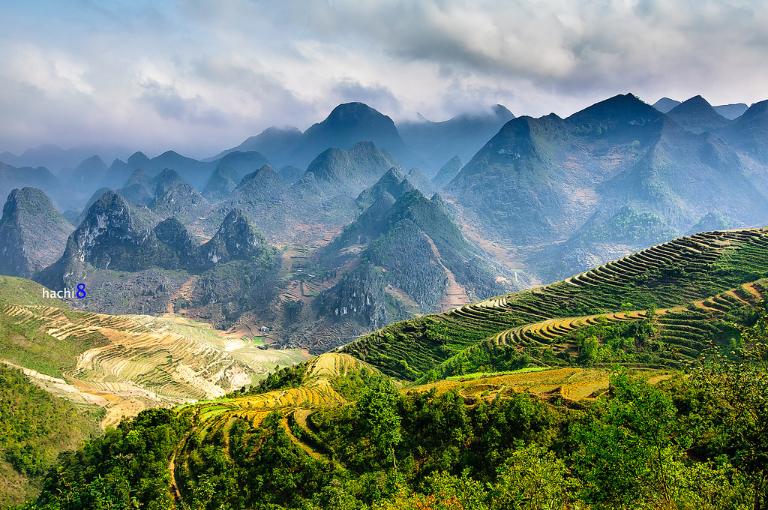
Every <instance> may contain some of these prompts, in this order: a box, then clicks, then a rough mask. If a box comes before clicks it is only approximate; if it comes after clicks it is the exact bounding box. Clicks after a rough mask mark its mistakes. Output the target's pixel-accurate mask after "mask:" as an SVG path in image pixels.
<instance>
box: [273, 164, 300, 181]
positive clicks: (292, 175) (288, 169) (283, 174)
mask: <svg viewBox="0 0 768 510" xmlns="http://www.w3.org/2000/svg"><path fill="white" fill-rule="evenodd" d="M277 173H278V175H280V178H281V179H283V180H284V181H285V182H287V183H288V184H293V183H294V182H296V181H298V180H299V179H301V177H302V176H303V175H304V170H302V169H301V168H299V167H297V166H293V165H286V166H282V167H280V168H279V169H278V170H277Z"/></svg>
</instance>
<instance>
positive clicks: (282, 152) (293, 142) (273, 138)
mask: <svg viewBox="0 0 768 510" xmlns="http://www.w3.org/2000/svg"><path fill="white" fill-rule="evenodd" d="M300 140H301V131H299V130H298V129H296V128H294V127H285V128H280V127H270V128H267V129H265V130H264V131H262V132H261V133H259V134H258V135H256V136H251V137H250V138H248V139H246V140H245V141H244V142H243V143H241V144H240V145H238V146H237V147H233V148H231V149H227V150H225V151H222V152H221V153H219V154H217V155H216V156H214V157H213V158H210V160H209V161H215V160H219V159H221V158H223V157H224V156H226V155H227V154H229V153H231V152H236V151H239V152H250V151H255V152H258V153H260V154H263V155H264V156H265V157H266V158H267V160H268V161H270V162H271V163H272V164H274V165H285V164H286V163H288V161H289V157H290V155H291V154H292V153H293V151H294V150H295V149H296V146H297V145H298V143H299V141H300Z"/></svg>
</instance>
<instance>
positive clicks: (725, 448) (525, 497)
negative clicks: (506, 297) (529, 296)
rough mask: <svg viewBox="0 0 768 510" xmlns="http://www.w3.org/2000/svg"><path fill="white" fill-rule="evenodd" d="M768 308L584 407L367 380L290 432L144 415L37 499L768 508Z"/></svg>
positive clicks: (89, 451)
mask: <svg viewBox="0 0 768 510" xmlns="http://www.w3.org/2000/svg"><path fill="white" fill-rule="evenodd" d="M766 318H768V317H766V316H763V318H761V319H760V320H758V321H757V322H756V323H755V324H753V325H752V326H750V327H741V328H740V330H739V331H740V335H739V338H740V341H741V342H742V344H743V348H740V349H738V350H736V351H734V352H733V353H732V354H731V356H730V357H727V358H726V357H723V356H722V355H720V354H716V353H715V354H713V355H712V356H709V357H706V358H702V360H701V361H700V362H699V363H697V365H696V366H695V367H693V368H692V369H691V371H690V372H689V375H688V376H687V377H678V378H674V379H671V380H668V381H666V382H663V383H660V384H658V385H654V384H651V383H650V382H649V381H648V380H646V379H644V378H640V377H637V376H635V375H632V374H630V373H628V372H626V371H619V372H616V373H614V375H613V376H612V377H611V382H610V388H609V391H607V392H606V393H604V394H603V395H601V396H600V397H598V398H597V399H595V400H594V402H593V403H589V402H588V401H585V405H584V407H583V408H581V409H579V408H572V407H569V406H565V405H562V404H559V403H558V402H557V401H553V402H552V403H546V402H544V401H542V400H540V399H538V398H536V397H533V396H530V395H526V394H516V393H514V392H513V393H508V394H506V395H505V396H503V397H501V396H497V397H495V398H471V399H470V398H468V397H465V396H462V395H461V394H460V393H457V392H455V391H447V392H443V393H439V392H437V391H436V390H435V389H432V390H430V391H406V392H399V391H397V389H396V388H395V387H394V386H393V385H392V383H391V382H390V381H389V380H388V379H387V378H386V377H384V376H381V375H380V376H371V375H372V374H369V377H368V379H367V381H366V385H365V388H363V389H362V391H360V393H359V396H358V398H357V400H356V401H353V402H349V403H347V404H345V405H341V406H325V407H318V408H316V409H315V410H313V411H310V412H309V414H308V416H305V415H303V414H302V415H297V414H295V413H294V415H293V416H294V419H293V420H291V423H289V424H288V426H286V423H285V422H284V420H283V419H282V418H281V414H280V413H279V412H272V413H270V414H268V415H267V416H266V417H265V418H264V419H263V420H262V421H261V422H260V423H259V424H258V425H256V426H254V425H253V424H252V422H251V421H250V419H238V418H237V417H236V415H231V417H230V418H228V419H227V420H225V421H224V422H222V425H221V426H216V427H213V428H211V427H208V426H207V425H204V423H205V422H198V421H196V420H197V419H196V418H191V421H190V417H191V416H193V415H191V414H190V413H189V409H190V408H185V410H184V412H178V413H173V412H169V411H150V412H145V413H142V415H140V416H139V418H137V419H136V420H134V421H132V422H128V423H124V424H123V425H121V427H120V428H119V429H118V430H117V431H114V432H113V433H108V434H107V435H106V436H105V437H104V438H103V439H99V440H96V441H93V442H91V443H90V444H89V445H88V446H86V447H85V448H84V449H83V450H82V451H81V452H80V453H78V454H77V455H68V456H65V457H64V458H63V460H62V463H61V465H60V466H58V467H57V468H56V469H55V470H53V471H51V472H49V474H48V475H47V477H46V480H45V492H44V494H43V495H41V497H40V498H39V499H38V501H37V502H36V503H33V504H30V505H29V506H28V508H46V509H79V508H93V509H102V508H130V507H131V505H139V506H140V507H142V508H167V507H168V505H169V501H170V500H169V498H170V497H171V495H172V494H173V495H175V497H176V498H178V499H177V501H176V504H177V507H179V508H190V509H191V508H195V509H200V508H205V509H214V508H264V509H267V508H269V509H278V508H302V509H315V508H317V509H320V508H340V509H366V508H370V509H410V508H446V509H454V508H455V509H465V508H472V509H507V508H520V509H531V510H532V509H539V508H549V509H565V508H593V509H630V508H631V509H638V508H639V509H649V510H650V509H659V508H690V509H700V508H708V509H719V508H735V509H744V510H746V509H751V508H764V507H765V505H766V504H768V487H767V486H766V484H765V479H766V466H767V465H768V462H766V460H767V459H768V450H767V449H766V444H768V442H766V441H765V437H764V434H765V430H766V429H767V426H768V423H766V420H768V408H766V402H768V377H767V376H766V374H767V373H768V372H766V368H767V367H768V356H766V352H768V351H766V345H767V342H768V337H767V336H766ZM531 375H536V374H531ZM223 404H225V405H226V404H227V402H226V401H225V402H223ZM209 407H210V406H209ZM190 430H191V431H193V432H192V433H191V434H190V433H189V431H190ZM294 431H296V432H294ZM297 432H298V435H297ZM298 436H301V438H299V437H298ZM304 441H306V442H304ZM107 452H109V455H107ZM118 459H119V460H118ZM169 466H170V467H171V468H172V470H169V469H168V468H169ZM168 487H171V490H169V489H168Z"/></svg>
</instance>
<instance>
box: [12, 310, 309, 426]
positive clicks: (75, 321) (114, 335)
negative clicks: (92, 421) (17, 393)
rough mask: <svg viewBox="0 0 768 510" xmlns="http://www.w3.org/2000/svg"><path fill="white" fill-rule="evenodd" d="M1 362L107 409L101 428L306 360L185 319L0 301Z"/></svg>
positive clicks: (56, 389)
mask: <svg viewBox="0 0 768 510" xmlns="http://www.w3.org/2000/svg"><path fill="white" fill-rule="evenodd" d="M0 325H2V327H3V328H5V329H7V330H8V333H7V334H5V335H3V338H2V341H1V342H0V361H3V362H5V363H7V364H12V365H14V366H18V367H21V368H24V369H26V371H27V372H26V373H27V375H28V377H30V378H31V379H32V380H33V381H35V382H36V383H38V384H39V385H40V386H43V387H45V388H46V389H48V390H50V391H51V392H53V393H57V394H59V395H62V396H67V397H69V398H72V399H73V400H84V401H87V402H92V403H97V404H99V405H103V406H104V407H106V408H107V416H106V418H105V422H104V424H105V425H110V424H114V423H116V422H117V421H119V419H120V418H121V417H123V416H130V415H135V414H136V413H138V412H139V411H141V410H142V409H144V408H147V407H151V406H156V405H170V404H178V403H183V402H188V401H191V400H197V399H206V398H215V397H220V396H223V395H225V394H226V393H228V392H230V391H233V390H235V389H237V388H240V387H242V386H245V385H248V384H251V383H253V382H254V381H256V380H258V379H260V378H262V377H264V376H266V374H267V373H268V372H270V371H271V370H273V369H275V367H280V366H287V365H292V364H295V363H297V362H298V361H301V360H302V359H305V358H306V355H305V354H303V353H302V352H300V351H295V350H289V351H277V350H262V349H259V348H258V346H256V345H255V344H253V342H249V341H247V340H244V339H242V338H239V337H237V336H235V335H228V334H226V333H223V332H221V331H217V330H215V329H213V328H211V327H210V326H209V325H206V324H200V323H195V322H192V321H189V320H186V319H183V318H175V317H172V318H160V317H151V316H146V315H121V316H115V315H104V314H96V313H88V312H79V311H73V310H70V309H67V308H65V307H60V306H45V305H42V304H11V303H6V304H0Z"/></svg>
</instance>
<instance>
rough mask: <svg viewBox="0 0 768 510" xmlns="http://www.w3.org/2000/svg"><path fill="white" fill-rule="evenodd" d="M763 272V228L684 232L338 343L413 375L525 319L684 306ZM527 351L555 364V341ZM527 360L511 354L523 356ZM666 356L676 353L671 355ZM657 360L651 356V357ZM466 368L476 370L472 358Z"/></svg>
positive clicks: (391, 371)
mask: <svg viewBox="0 0 768 510" xmlns="http://www.w3.org/2000/svg"><path fill="white" fill-rule="evenodd" d="M766 277H768V230H765V229H754V230H735V231H726V232H710V233H703V234H697V235H694V236H690V237H683V238H680V239H676V240H674V241H672V242H669V243H666V244H662V245H659V246H655V247H653V248H649V249H647V250H643V251H641V252H638V253H636V254H633V255H630V256H628V257H625V258H623V259H619V260H617V261H613V262H610V263H608V264H606V265H604V266H600V267H598V268H595V269H592V270H590V271H588V272H586V273H582V274H579V275H576V276H574V277H572V278H569V279H567V280H564V281H561V282H558V283H554V284H552V285H548V286H545V287H540V288H535V289H531V290H528V291H523V292H519V293H515V294H510V295H508V296H504V297H501V298H496V299H491V300H487V301H485V302H482V303H478V304H475V305H468V306H463V307H461V308H457V309H455V310H452V311H450V312H447V313H444V314H439V315H429V316H425V317H421V318H418V319H414V320H410V321H405V322H400V323H396V324H393V325H391V326H389V327H386V328H384V329H381V330H379V331H376V332H374V333H371V334H370V335H367V336H365V337H363V338H361V339H359V340H357V341H355V342H353V343H351V344H349V345H348V346H346V347H344V349H343V351H344V352H346V353H349V354H352V355H353V356H355V357H357V358H359V359H362V360H365V361H366V362H368V363H370V364H372V365H374V366H376V367H377V368H379V369H380V370H382V371H383V372H385V373H387V374H388V375H391V376H393V377H397V378H400V379H408V380H415V379H418V378H420V377H423V376H424V375H425V374H426V373H427V372H429V371H430V370H432V369H434V368H435V367H436V366H438V365H440V364H441V363H444V362H446V361H447V360H449V359H450V358H452V357H453V356H456V355H457V354H458V353H460V352H461V351H463V350H464V349H466V348H468V347H471V346H473V345H475V344H478V343H479V342H481V341H484V340H487V339H490V338H492V337H495V336H496V335H499V334H500V333H503V332H506V331H508V330H512V329H513V328H517V327H520V326H524V325H526V324H535V323H539V322H542V321H546V320H550V319H557V318H570V317H579V316H584V315H596V314H606V313H611V312H620V311H622V310H623V309H626V308H629V309H630V310H646V309H650V308H671V307H680V306H682V307H686V306H689V305H690V304H691V303H693V302H694V301H700V300H704V299H707V298H710V297H712V296H715V295H716V294H720V293H723V292H726V291H730V290H732V289H735V288H737V287H739V286H740V285H743V284H746V283H751V282H756V281H757V280H760V279H762V278H766ZM541 347H542V351H541V352H540V353H539V352H538V351H536V352H535V353H534V352H528V353H527V354H528V355H529V356H530V357H531V359H530V361H531V362H533V363H539V364H541V363H545V364H561V363H562V362H563V361H566V360H563V359H560V358H557V356H556V355H557V349H555V350H552V349H549V348H548V346H546V345H545V346H541ZM525 361H526V360H523V359H518V360H517V362H520V363H523V362H525ZM669 361H675V362H676V361H679V358H678V356H677V355H676V354H675V355H673V359H671V360H669ZM660 363H662V364H663V363H664V360H663V359H661V358H660V359H657V360H656V361H654V364H660ZM466 369H467V370H470V371H475V370H474V369H473V368H472V367H471V366H467V367H466Z"/></svg>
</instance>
